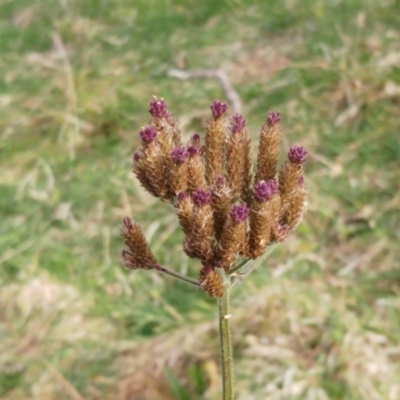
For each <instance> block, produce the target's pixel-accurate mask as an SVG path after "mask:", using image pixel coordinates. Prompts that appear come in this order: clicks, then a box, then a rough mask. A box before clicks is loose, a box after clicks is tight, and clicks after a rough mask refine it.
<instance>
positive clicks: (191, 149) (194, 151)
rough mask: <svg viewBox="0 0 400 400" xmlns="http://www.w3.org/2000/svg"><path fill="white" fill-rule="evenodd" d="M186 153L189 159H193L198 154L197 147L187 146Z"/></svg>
mask: <svg viewBox="0 0 400 400" xmlns="http://www.w3.org/2000/svg"><path fill="white" fill-rule="evenodd" d="M187 152H188V154H189V157H194V156H195V155H196V154H198V153H199V152H200V149H199V147H196V146H189V147H188V148H187Z"/></svg>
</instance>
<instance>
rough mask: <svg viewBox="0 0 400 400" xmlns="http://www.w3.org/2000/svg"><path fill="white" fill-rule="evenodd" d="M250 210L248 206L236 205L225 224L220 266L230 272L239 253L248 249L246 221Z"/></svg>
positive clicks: (219, 260) (220, 251) (220, 248)
mask: <svg viewBox="0 0 400 400" xmlns="http://www.w3.org/2000/svg"><path fill="white" fill-rule="evenodd" d="M248 215H249V209H248V208H247V206H246V205H243V204H237V205H234V206H233V207H232V209H231V211H230V213H229V216H228V218H227V219H226V222H225V224H224V229H223V231H222V234H221V240H220V242H219V254H218V265H219V266H220V267H223V268H224V269H225V270H226V271H229V268H230V266H231V265H232V263H233V262H234V261H235V260H236V257H237V256H238V255H239V253H241V252H243V251H244V250H245V247H246V244H247V243H246V229H247V226H246V219H247V216H248Z"/></svg>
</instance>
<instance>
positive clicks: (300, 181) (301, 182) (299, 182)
mask: <svg viewBox="0 0 400 400" xmlns="http://www.w3.org/2000/svg"><path fill="white" fill-rule="evenodd" d="M297 183H298V184H299V186H300V187H304V176H303V175H302V176H299V179H297Z"/></svg>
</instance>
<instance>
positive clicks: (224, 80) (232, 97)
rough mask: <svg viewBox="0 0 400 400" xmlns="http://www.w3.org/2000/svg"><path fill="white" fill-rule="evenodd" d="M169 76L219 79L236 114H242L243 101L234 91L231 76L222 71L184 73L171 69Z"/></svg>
mask: <svg viewBox="0 0 400 400" xmlns="http://www.w3.org/2000/svg"><path fill="white" fill-rule="evenodd" d="M168 75H169V76H171V77H173V78H177V79H182V80H187V79H195V78H217V79H218V80H219V82H220V84H221V86H222V89H223V90H224V91H225V94H226V97H227V98H228V100H229V101H230V103H231V104H232V108H233V110H234V111H235V112H236V113H239V114H241V113H242V101H241V100H240V97H239V94H238V93H237V92H236V90H235V89H234V87H233V85H232V82H231V80H230V79H229V76H228V75H227V73H226V72H225V71H223V70H222V69H198V70H196V71H191V72H189V71H182V70H180V69H171V70H169V71H168Z"/></svg>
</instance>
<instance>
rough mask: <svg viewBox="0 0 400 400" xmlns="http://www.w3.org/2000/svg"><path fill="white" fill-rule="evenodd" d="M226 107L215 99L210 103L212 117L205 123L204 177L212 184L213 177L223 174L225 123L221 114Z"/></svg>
mask: <svg viewBox="0 0 400 400" xmlns="http://www.w3.org/2000/svg"><path fill="white" fill-rule="evenodd" d="M226 108H227V106H226V104H225V103H222V102H218V101H215V102H214V103H213V104H212V105H211V110H212V112H213V118H211V119H210V120H209V121H208V123H207V133H206V138H205V147H204V158H205V166H206V179H207V182H208V184H212V183H213V182H214V181H215V179H216V178H217V177H218V176H220V175H223V172H224V163H225V137H226V132H225V131H226V124H225V119H224V117H223V114H224V113H225V111H226Z"/></svg>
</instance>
